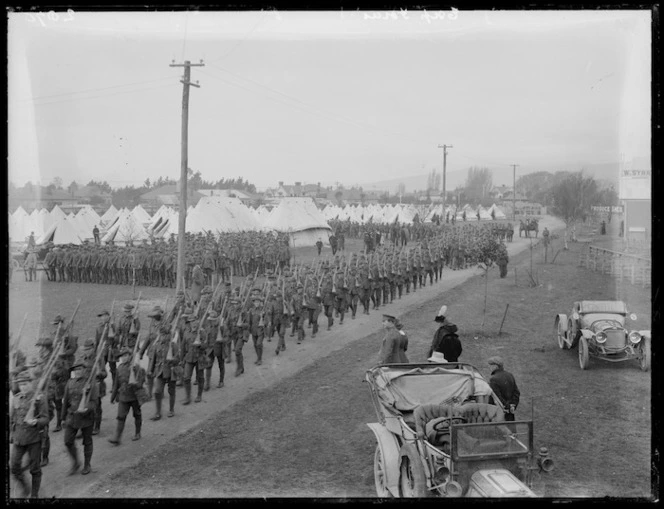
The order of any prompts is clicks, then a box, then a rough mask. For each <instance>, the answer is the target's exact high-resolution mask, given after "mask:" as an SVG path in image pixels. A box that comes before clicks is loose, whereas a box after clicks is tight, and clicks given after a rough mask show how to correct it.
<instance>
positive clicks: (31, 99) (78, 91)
mask: <svg viewBox="0 0 664 509" xmlns="http://www.w3.org/2000/svg"><path fill="white" fill-rule="evenodd" d="M172 79H173V76H164V77H163V78H156V79H153V80H146V81H135V82H133V83H124V84H121V85H111V86H109V87H99V88H89V89H86V90H76V91H73V92H63V93H61V94H50V95H41V96H37V97H28V98H25V99H19V101H21V102H23V101H37V100H41V99H50V98H53V97H63V96H67V95H74V94H86V93H90V92H100V91H103V90H112V89H116V88H122V87H131V86H134V85H146V84H148V83H156V82H158V81H164V80H172Z"/></svg>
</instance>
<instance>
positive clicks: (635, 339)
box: [628, 330, 641, 345]
mask: <svg viewBox="0 0 664 509" xmlns="http://www.w3.org/2000/svg"><path fill="white" fill-rule="evenodd" d="M628 338H629V340H630V342H632V343H634V344H635V345H636V344H637V343H639V342H640V341H641V334H639V333H638V332H636V331H635V330H634V331H632V332H630V333H629V336H628Z"/></svg>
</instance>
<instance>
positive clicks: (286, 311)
mask: <svg viewBox="0 0 664 509" xmlns="http://www.w3.org/2000/svg"><path fill="white" fill-rule="evenodd" d="M281 300H282V301H283V304H284V309H283V314H284V315H287V314H289V312H290V310H289V308H290V306H289V305H288V304H287V303H286V300H287V299H286V279H284V280H283V281H282V282H281Z"/></svg>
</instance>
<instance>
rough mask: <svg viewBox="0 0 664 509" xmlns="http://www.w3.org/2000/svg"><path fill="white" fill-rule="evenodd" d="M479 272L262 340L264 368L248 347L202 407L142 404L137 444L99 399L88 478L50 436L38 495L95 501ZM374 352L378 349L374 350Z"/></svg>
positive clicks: (519, 244) (453, 275)
mask: <svg viewBox="0 0 664 509" xmlns="http://www.w3.org/2000/svg"><path fill="white" fill-rule="evenodd" d="M544 226H548V228H549V230H551V231H554V230H557V229H559V228H561V227H562V224H561V223H560V221H558V220H557V219H555V218H552V217H550V216H545V217H544V218H543V219H542V220H541V221H540V233H541V230H542V229H543V228H544ZM530 243H531V241H530V240H529V239H527V238H525V237H524V238H519V236H518V231H517V232H516V234H515V236H514V241H513V242H512V243H508V244H507V246H508V252H509V254H510V255H514V254H516V253H518V252H521V251H523V250H525V249H527V247H528V246H529V245H530ZM493 270H497V269H493ZM479 273H481V270H480V269H477V268H474V269H466V270H460V271H452V270H448V269H445V270H444V271H443V278H442V280H440V281H438V283H434V285H427V286H426V287H425V288H422V289H418V290H417V291H416V292H415V293H412V292H411V294H409V295H407V296H406V295H404V297H403V298H402V299H401V300H396V301H394V302H393V303H392V304H388V305H387V306H382V307H381V309H380V311H371V314H370V315H364V314H361V313H359V312H358V316H357V318H356V319H355V320H351V319H350V317H349V316H347V317H346V320H345V321H344V324H343V325H340V324H339V323H338V319H336V318H335V324H334V326H333V328H332V330H331V331H329V332H328V331H326V330H325V329H326V327H325V326H324V325H323V320H322V319H321V318H319V323H320V324H321V330H320V332H319V334H318V336H317V337H316V338H315V339H312V338H311V336H310V329H306V333H307V338H306V339H305V341H304V342H303V343H302V344H301V345H297V344H296V343H295V338H290V337H289V336H288V334H287V335H286V344H287V351H286V352H284V353H282V354H281V355H279V356H275V355H274V348H275V347H276V341H275V340H273V341H272V342H267V341H265V342H264V359H263V365H262V366H260V367H259V366H255V365H254V364H253V361H254V360H255V353H254V351H253V348H252V345H251V343H247V344H246V345H245V348H244V353H245V373H244V374H243V375H242V376H240V377H238V378H235V377H234V376H233V374H234V366H235V365H234V363H232V364H227V365H226V379H225V386H224V387H223V388H222V389H217V388H216V382H217V376H218V372H217V368H216V367H215V368H213V376H212V389H211V390H210V391H209V392H205V393H204V394H203V402H201V403H198V404H195V403H192V404H191V405H189V406H188V407H183V406H182V405H181V404H180V401H181V400H182V399H183V397H184V391H183V390H182V388H178V391H177V399H176V407H175V416H174V417H173V418H167V417H165V412H164V417H163V418H162V420H161V421H158V422H153V421H150V420H149V417H150V416H152V415H153V413H154V402H152V401H151V402H148V403H147V404H145V405H143V407H142V409H143V419H144V422H143V431H142V439H141V440H140V441H137V442H132V441H131V440H130V438H131V436H132V435H133V419H132V417H131V415H130V416H129V417H128V418H127V425H126V427H125V431H124V435H123V443H122V445H121V446H119V447H114V446H112V445H111V444H109V443H108V441H107V439H108V438H109V437H110V436H111V434H112V432H113V430H114V429H115V422H116V421H115V415H116V412H117V406H116V405H111V404H110V403H109V398H108V396H107V397H105V398H104V400H103V405H104V407H103V408H104V417H103V421H102V425H101V433H100V434H99V435H97V436H95V437H94V454H93V458H92V472H91V473H90V474H89V475H87V476H81V475H80V474H76V475H74V476H68V475H67V473H68V470H69V468H70V459H69V457H68V455H67V454H66V451H65V449H64V446H63V443H62V440H63V432H59V433H53V432H52V431H51V444H52V445H51V462H50V464H49V465H48V466H47V467H45V468H44V469H43V480H42V488H41V492H40V495H41V496H42V497H44V498H52V497H55V498H71V497H73V498H79V497H87V496H91V493H93V492H94V493H95V494H94V496H100V495H99V492H98V490H97V489H93V488H92V487H93V485H95V484H97V483H99V482H100V481H101V482H102V483H103V479H104V478H105V477H106V476H110V475H111V474H112V473H113V472H114V471H117V470H119V469H122V468H124V467H127V466H130V465H136V464H137V463H138V461H139V460H140V459H141V457H143V456H144V455H147V454H151V453H153V452H155V451H156V450H157V449H158V448H159V447H160V446H162V445H164V444H166V443H168V442H169V441H171V440H172V439H173V438H174V437H175V436H177V435H179V434H183V433H185V432H186V431H188V430H189V429H191V428H192V427H194V426H196V425H198V424H200V423H202V422H204V421H205V420H207V419H208V418H210V417H211V416H212V415H214V414H215V413H216V412H219V411H221V410H224V409H227V408H228V407H230V406H231V405H233V404H235V403H237V402H238V401H240V400H243V399H244V398H247V397H248V396H250V395H251V394H253V393H256V392H258V391H260V390H262V389H266V388H269V387H271V386H273V385H274V384H276V383H277V382H279V381H282V380H284V379H286V378H288V377H291V376H293V375H294V374H296V373H298V372H299V371H300V370H302V369H303V368H305V367H306V366H308V365H310V364H312V363H314V362H315V361H317V360H319V359H322V358H324V357H326V356H328V355H330V354H331V353H332V352H335V351H336V350H339V349H342V348H344V347H345V346H347V345H348V344H349V343H351V342H353V341H355V340H357V339H359V338H362V337H365V336H367V335H369V334H372V333H374V332H376V331H377V330H379V329H380V315H381V314H382V313H384V312H385V313H391V314H396V315H400V314H403V313H405V312H407V311H410V310H413V309H416V308H417V307H419V306H421V305H423V304H424V303H426V302H429V301H431V300H432V299H435V298H436V296H437V295H439V294H441V293H442V292H444V291H447V290H449V289H451V288H454V287H455V286H458V285H460V284H462V283H463V282H464V281H466V280H467V279H469V278H470V277H472V276H473V275H476V274H479ZM441 304H442V303H441ZM378 341H380V340H378ZM378 347H379V345H378V344H377V345H376V349H378ZM195 390H196V388H195V387H193V392H194V393H195ZM165 404H167V401H165ZM77 443H78V446H79V452H80V453H81V454H82V444H81V442H80V440H78V441H77ZM12 485H13V483H12ZM101 496H103V494H102V495H101ZM109 496H116V497H117V496H121V494H118V493H114V494H109Z"/></svg>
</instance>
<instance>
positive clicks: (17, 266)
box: [12, 259, 21, 270]
mask: <svg viewBox="0 0 664 509" xmlns="http://www.w3.org/2000/svg"><path fill="white" fill-rule="evenodd" d="M12 268H13V269H14V270H19V269H20V268H21V264H20V263H19V261H18V260H14V259H12Z"/></svg>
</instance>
